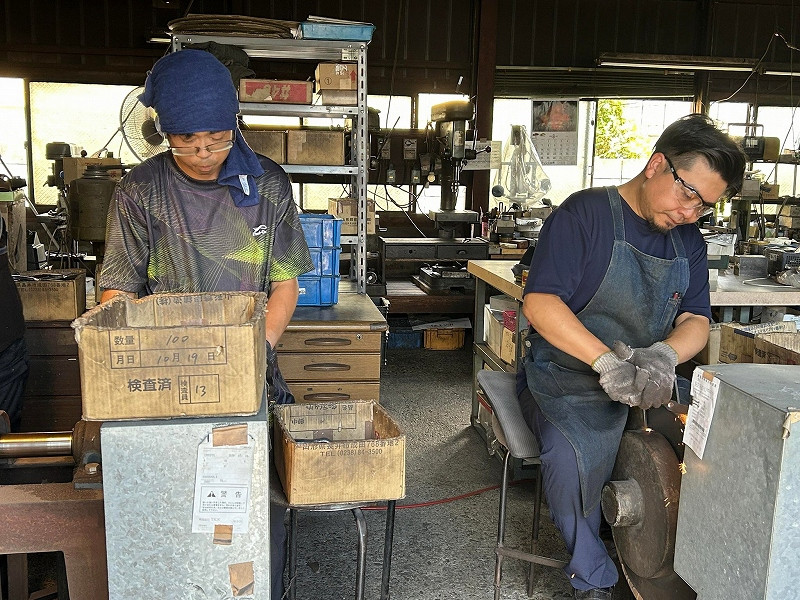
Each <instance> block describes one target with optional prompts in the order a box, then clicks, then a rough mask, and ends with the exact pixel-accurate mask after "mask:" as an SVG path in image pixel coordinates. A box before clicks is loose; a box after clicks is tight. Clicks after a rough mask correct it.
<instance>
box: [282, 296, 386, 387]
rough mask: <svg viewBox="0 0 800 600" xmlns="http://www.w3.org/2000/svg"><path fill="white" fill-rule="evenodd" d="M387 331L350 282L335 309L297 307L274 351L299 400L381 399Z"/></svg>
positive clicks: (380, 317) (374, 308) (377, 313)
mask: <svg viewBox="0 0 800 600" xmlns="http://www.w3.org/2000/svg"><path fill="white" fill-rule="evenodd" d="M387 329H388V325H387V324H386V319H385V318H384V317H383V315H382V314H381V312H380V311H379V310H378V307H377V306H376V305H375V303H374V302H373V301H372V299H371V298H370V297H369V296H366V295H362V294H358V293H356V292H355V285H354V282H351V281H342V282H340V283H339V302H338V303H337V304H334V305H333V306H298V307H297V308H296V309H295V311H294V315H293V316H292V320H291V321H290V322H289V325H288V326H287V327H286V331H285V332H284V333H283V335H282V336H281V339H280V341H279V342H278V346H277V348H276V350H277V351H278V353H279V356H278V362H279V364H280V368H281V373H282V374H283V377H284V379H285V380H286V383H287V384H288V386H289V389H290V390H291V391H292V394H293V395H294V397H295V400H297V402H330V401H337V400H375V401H376V402H377V401H379V398H380V377H381V362H382V350H383V340H384V338H385V336H386V333H385V332H386V330H387Z"/></svg>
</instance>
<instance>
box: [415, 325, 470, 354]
mask: <svg viewBox="0 0 800 600" xmlns="http://www.w3.org/2000/svg"><path fill="white" fill-rule="evenodd" d="M424 331H425V347H426V348H428V349H429V350H456V349H458V348H462V347H463V346H464V330H463V329H438V328H434V329H425V330H424Z"/></svg>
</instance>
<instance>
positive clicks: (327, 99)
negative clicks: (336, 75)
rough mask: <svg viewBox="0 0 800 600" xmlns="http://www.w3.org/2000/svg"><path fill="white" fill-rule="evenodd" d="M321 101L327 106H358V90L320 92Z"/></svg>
mask: <svg viewBox="0 0 800 600" xmlns="http://www.w3.org/2000/svg"><path fill="white" fill-rule="evenodd" d="M319 99H320V101H321V102H322V104H323V105H326V106H356V105H357V104H358V91H357V90H319Z"/></svg>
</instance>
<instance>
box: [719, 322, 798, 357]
mask: <svg viewBox="0 0 800 600" xmlns="http://www.w3.org/2000/svg"><path fill="white" fill-rule="evenodd" d="M773 331H784V332H794V331H797V325H796V324H795V322H794V321H782V322H780V323H760V324H757V325H742V324H741V323H723V324H722V328H721V336H720V344H719V361H720V362H723V363H751V362H753V349H754V347H755V344H754V342H755V336H756V334H759V333H770V332H773Z"/></svg>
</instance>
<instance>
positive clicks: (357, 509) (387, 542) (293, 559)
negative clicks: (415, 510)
mask: <svg viewBox="0 0 800 600" xmlns="http://www.w3.org/2000/svg"><path fill="white" fill-rule="evenodd" d="M374 504H375V503H374V502H360V503H359V502H344V503H341V504H314V505H303V506H298V505H289V506H288V510H289V534H288V537H289V556H288V563H289V585H288V586H287V591H288V592H289V594H288V597H289V600H295V597H296V593H297V586H296V579H295V578H296V576H297V513H298V511H301V510H309V511H321V512H333V511H340V510H349V511H351V512H352V513H353V517H354V518H355V521H356V527H357V528H358V560H357V562H356V595H355V598H356V600H364V590H365V582H366V568H367V521H366V519H365V518H364V512H363V510H362V508H363V507H365V506H369V505H374ZM395 504H396V501H395V500H388V501H387V502H386V534H385V536H384V543H383V572H382V575H381V600H389V578H390V574H391V568H392V542H393V539H394V512H395Z"/></svg>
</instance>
